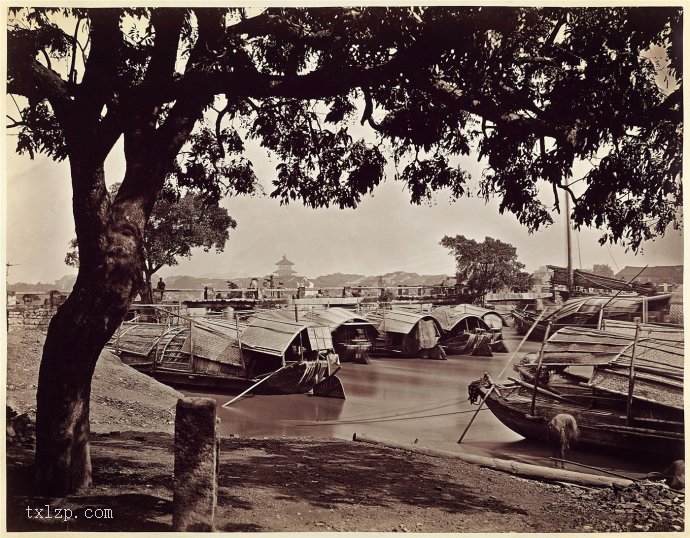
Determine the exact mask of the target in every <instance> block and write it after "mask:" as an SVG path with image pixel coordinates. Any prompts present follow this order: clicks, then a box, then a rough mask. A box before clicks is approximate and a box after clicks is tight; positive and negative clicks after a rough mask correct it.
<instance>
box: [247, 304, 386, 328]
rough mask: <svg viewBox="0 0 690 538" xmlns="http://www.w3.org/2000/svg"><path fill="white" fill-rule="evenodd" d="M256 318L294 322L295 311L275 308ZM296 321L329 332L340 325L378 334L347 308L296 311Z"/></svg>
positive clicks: (366, 321) (371, 325)
mask: <svg viewBox="0 0 690 538" xmlns="http://www.w3.org/2000/svg"><path fill="white" fill-rule="evenodd" d="M257 316H259V317H262V318H266V319H282V320H288V321H292V322H294V321H295V309H294V308H290V307H288V308H275V309H272V310H265V311H262V312H260V313H259V314H257ZM250 319H252V318H250ZM297 319H299V320H300V321H303V322H308V323H313V324H315V325H318V326H321V327H328V328H329V329H330V330H331V332H333V331H336V330H337V329H338V328H339V327H341V326H342V325H362V326H364V327H366V328H367V329H371V330H372V331H375V332H378V329H377V328H376V325H375V324H374V323H372V322H371V321H369V320H368V319H366V318H365V317H364V316H360V315H359V314H357V313H356V312H354V311H352V310H348V309H347V308H340V307H332V308H324V309H314V310H297Z"/></svg>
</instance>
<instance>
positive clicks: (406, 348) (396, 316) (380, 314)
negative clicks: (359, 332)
mask: <svg viewBox="0 0 690 538" xmlns="http://www.w3.org/2000/svg"><path fill="white" fill-rule="evenodd" d="M366 319H367V320H368V321H370V322H372V323H373V324H374V325H376V328H377V329H378V331H379V333H381V334H382V336H381V338H379V340H378V341H377V342H376V345H375V348H374V349H375V351H383V352H394V353H400V354H402V355H403V356H406V357H422V358H425V359H427V358H430V359H442V360H443V359H445V358H446V354H445V352H444V351H443V348H442V347H441V346H440V345H439V339H440V338H441V334H442V330H441V326H440V324H439V322H438V321H436V320H435V319H434V318H433V316H429V315H425V314H417V313H415V312H407V311H404V310H387V309H384V308H382V309H379V310H373V311H371V312H369V313H368V314H367V315H366Z"/></svg>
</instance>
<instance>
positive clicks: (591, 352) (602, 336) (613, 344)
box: [542, 320, 684, 409]
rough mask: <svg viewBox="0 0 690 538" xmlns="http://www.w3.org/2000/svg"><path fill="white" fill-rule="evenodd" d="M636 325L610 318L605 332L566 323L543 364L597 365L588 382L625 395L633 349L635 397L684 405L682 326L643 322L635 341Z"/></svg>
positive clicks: (552, 339) (678, 406)
mask: <svg viewBox="0 0 690 538" xmlns="http://www.w3.org/2000/svg"><path fill="white" fill-rule="evenodd" d="M634 340H635V324H634V323H631V322H626V321H614V320H608V321H606V323H605V330H596V329H590V328H586V327H577V326H572V327H564V328H562V329H560V330H559V331H557V332H555V333H554V334H553V335H552V336H551V337H550V338H549V340H548V342H547V343H546V346H545V347H544V353H543V356H542V363H543V364H544V365H545V366H574V365H586V366H593V367H594V368H593V373H592V375H591V377H590V379H589V382H588V384H589V385H590V386H591V387H593V388H596V389H599V390H602V391H605V392H610V393H614V394H618V395H624V396H627V394H628V389H629V373H630V363H631V358H632V354H633V347H634V348H635V363H634V370H635V378H634V384H633V398H637V399H640V400H644V401H647V402H652V403H656V404H660V405H663V406H667V407H672V408H675V409H683V371H684V369H683V361H684V347H683V346H684V338H683V330H682V329H676V328H670V327H664V326H659V325H651V324H640V334H639V338H638V342H637V345H635V342H634Z"/></svg>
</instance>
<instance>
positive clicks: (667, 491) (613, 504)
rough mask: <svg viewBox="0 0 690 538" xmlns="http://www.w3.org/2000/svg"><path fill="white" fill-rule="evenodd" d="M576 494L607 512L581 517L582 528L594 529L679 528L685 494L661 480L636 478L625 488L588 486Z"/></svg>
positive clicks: (682, 520)
mask: <svg viewBox="0 0 690 538" xmlns="http://www.w3.org/2000/svg"><path fill="white" fill-rule="evenodd" d="M580 498H581V499H582V500H583V501H587V504H589V503H590V502H592V501H594V502H595V503H596V504H597V506H598V507H600V508H602V509H603V510H604V511H606V512H608V513H610V514H611V517H610V518H607V519H605V520H596V521H593V520H589V521H584V520H583V521H582V523H583V525H582V529H583V530H586V531H598V532H622V531H634V532H647V531H652V532H669V531H682V530H683V529H684V525H685V523H684V521H685V495H684V493H683V492H681V491H676V490H673V489H671V488H669V487H668V486H667V485H666V484H664V483H657V482H649V481H643V482H636V483H635V484H633V485H632V486H629V487H627V488H621V487H614V488H607V489H603V490H591V491H588V492H586V493H583V494H582V495H581V496H580Z"/></svg>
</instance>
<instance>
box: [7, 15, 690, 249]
mask: <svg viewBox="0 0 690 538" xmlns="http://www.w3.org/2000/svg"><path fill="white" fill-rule="evenodd" d="M96 15H97V16H96ZM214 17H215V18H216V19H217V18H218V17H223V19H222V20H221V19H217V20H221V21H222V22H221V23H220V24H222V26H223V28H222V32H223V33H222V35H221V36H220V37H217V39H216V40H215V41H214V42H213V46H212V49H211V50H209V51H204V53H203V54H199V55H198V57H192V56H194V54H193V51H194V46H195V44H197V42H198V36H199V34H200V31H202V32H203V31H204V29H205V28H206V26H205V24H206V25H207V26H208V25H210V24H211V23H210V22H208V21H209V20H215V19H214ZM205 21H206V22H205ZM681 23H682V18H681V10H680V9H679V8H659V7H654V8H635V7H627V8H601V9H595V8H569V9H562V8H501V7H453V8H449V7H425V8H407V7H405V8H402V7H401V8H308V9H307V8H305V9H302V8H299V9H297V8H270V9H265V10H263V11H261V10H245V9H229V10H202V9H196V8H195V9H167V10H163V9H150V8H147V9H136V10H135V9H119V10H104V9H99V10H94V9H72V10H64V11H59V10H56V9H28V10H27V9H23V10H13V11H12V16H11V17H10V31H9V39H8V48H9V55H8V57H9V91H10V92H12V93H17V94H19V95H24V96H26V97H27V99H28V102H27V103H26V105H25V106H23V107H21V113H20V118H19V119H17V120H16V122H15V123H14V126H15V127H17V128H18V134H19V145H18V150H19V151H22V152H28V153H30V154H32V155H33V154H34V153H36V152H44V153H48V154H49V155H51V156H52V157H54V158H58V159H61V158H64V157H65V156H66V155H67V154H68V153H69V150H68V148H67V146H66V144H65V143H64V140H63V139H62V137H61V136H60V132H61V131H62V132H64V130H65V125H64V120H65V115H66V114H69V110H70V108H72V107H73V106H75V105H74V103H75V99H74V98H75V97H79V96H80V95H82V94H83V93H84V92H85V91H87V90H94V92H93V94H92V97H94V98H95V99H93V101H94V103H93V106H100V105H105V107H106V108H105V112H104V114H103V117H102V118H100V119H99V122H98V123H99V125H98V126H97V129H98V130H103V131H106V132H110V133H111V136H113V137H116V136H119V134H120V133H122V132H125V131H126V130H127V129H129V128H131V127H132V124H133V122H136V120H137V119H138V116H137V112H138V111H140V110H141V107H142V106H146V107H151V108H150V109H149V110H151V111H154V117H155V123H156V125H158V126H159V127H158V128H159V129H163V128H164V127H165V126H166V123H169V120H171V119H172V116H170V113H171V111H175V109H178V108H182V107H181V106H180V104H181V103H180V100H184V99H187V98H188V97H190V95H191V94H197V96H198V97H199V99H198V100H197V103H196V104H195V105H193V107H192V108H193V109H194V110H193V114H195V115H196V116H197V117H199V118H200V121H199V123H198V124H197V125H196V128H195V130H194V132H193V133H192V134H191V136H190V137H189V139H188V140H187V141H186V151H184V152H183V153H181V154H179V155H178V156H177V158H176V159H174V163H173V164H172V165H171V170H170V172H171V173H174V174H175V175H176V176H177V177H178V179H179V183H180V184H181V185H186V186H192V185H193V186H196V187H199V188H203V189H206V190H207V191H208V192H209V193H211V194H212V195H214V196H216V197H219V196H222V195H223V194H228V193H235V192H252V191H253V190H254V189H255V179H256V178H255V177H254V173H253V171H252V163H251V162H250V161H248V160H247V158H246V157H245V156H243V151H244V142H243V140H246V139H250V138H251V139H255V140H257V141H258V142H259V143H260V144H261V145H262V146H263V147H264V148H266V149H267V150H269V151H270V152H272V153H273V154H274V155H276V156H277V157H278V159H279V161H280V162H279V164H278V167H277V170H276V174H275V176H274V179H273V184H274V188H273V190H272V192H271V195H272V196H274V197H277V198H279V199H280V200H281V201H282V202H284V203H288V202H291V201H295V200H301V201H303V202H304V203H306V204H308V205H310V206H314V207H322V206H328V205H331V204H335V205H337V206H339V207H355V206H356V205H357V204H358V203H359V201H360V200H361V198H362V196H364V195H366V194H368V193H370V192H372V190H373V189H374V188H375V187H376V185H377V184H379V183H380V182H381V181H382V180H383V171H384V166H385V164H386V162H387V161H388V160H390V158H391V157H392V159H393V161H394V162H395V163H396V164H398V165H399V168H398V174H397V177H398V179H400V180H401V181H403V182H404V183H405V184H406V185H407V187H408V189H409V191H410V195H411V200H412V201H413V202H415V203H420V202H423V201H425V200H428V199H429V198H430V197H431V196H432V194H433V192H434V191H436V190H439V189H442V188H448V189H449V192H450V193H451V194H452V196H454V197H459V196H463V195H465V194H471V193H475V192H478V193H479V194H480V195H481V196H484V197H486V198H490V197H493V196H498V197H499V199H500V201H501V203H500V211H501V212H504V211H508V212H512V213H514V214H515V215H516V216H517V218H518V220H519V221H520V222H521V223H523V224H525V225H526V226H527V227H528V228H529V229H530V230H536V229H538V228H539V227H540V226H542V225H544V224H548V223H550V222H551V219H552V217H551V215H550V208H549V207H548V206H547V205H545V204H544V203H543V202H542V201H541V200H540V199H539V198H537V196H536V195H537V193H538V192H539V191H545V189H544V187H546V188H547V189H546V190H548V189H553V191H554V193H555V192H556V191H557V190H558V189H565V190H567V191H568V192H569V193H571V196H572V198H573V211H572V217H573V219H574V222H575V223H576V225H578V226H579V225H592V226H596V227H597V228H600V229H601V230H602V231H603V232H604V234H603V236H602V240H603V241H606V240H610V241H622V242H623V243H625V244H626V245H629V246H631V247H632V248H633V249H637V248H638V247H639V246H640V243H641V242H642V241H643V240H645V239H648V238H650V237H653V236H655V235H660V234H663V233H664V231H665V229H666V228H667V226H668V225H669V224H673V225H678V224H679V218H680V217H679V209H678V208H679V207H680V205H681V202H682V198H681V197H682V191H681V182H680V174H681V153H682V151H681V150H682V107H681V104H682V81H681V73H682V70H681V48H682V47H681V43H680V27H681ZM72 28H75V29H74V31H73V32H72V31H69V30H70V29H72ZM87 39H88V40H87ZM101 40H107V44H108V48H109V58H108V61H106V62H103V63H102V65H93V66H92V65H91V62H90V61H89V60H90V59H91V57H92V56H94V53H96V52H97V51H98V44H99V43H100V42H101ZM178 47H179V49H178ZM166 55H167V58H168V60H167V61H168V62H169V61H170V58H174V59H175V60H176V64H175V69H174V70H165V69H161V68H160V67H161V66H160V65H159V64H160V63H161V62H162V60H161V58H165V57H166ZM154 60H156V61H154ZM159 60H160V61H159ZM82 63H84V64H85V66H86V69H83V68H82ZM58 65H62V68H61V69H58V67H57V66H58ZM89 68H91V69H92V72H91V73H90V72H89ZM56 70H57V71H56ZM58 73H63V76H62V77H61V76H59V74H58ZM101 75H102V76H103V77H104V78H102V80H101V81H100V83H97V82H96V79H95V78H94V77H96V76H101ZM662 79H664V80H665V81H666V82H667V83H668V84H667V85H664V80H662ZM96 90H97V91H96ZM185 106H190V104H189V103H187V104H186V105H185ZM99 110H100V108H99ZM202 113H203V114H202ZM202 115H203V119H201V118H202ZM356 120H360V122H361V123H363V124H367V125H368V126H369V127H370V128H371V129H373V130H374V132H375V133H376V135H377V139H376V141H375V142H372V141H371V139H367V140H365V139H364V138H359V139H357V138H355V137H353V134H352V133H353V132H354V131H353V129H352V124H353V123H354V122H355V121H356ZM170 123H172V122H170ZM169 127H172V125H170V126H169ZM371 138H372V139H373V137H371ZM472 152H476V154H477V155H479V156H480V157H481V158H482V159H483V162H485V163H486V165H487V168H486V170H485V172H484V174H483V177H482V178H479V182H478V185H477V187H478V188H475V187H471V185H470V183H469V180H470V176H469V174H468V173H467V172H466V171H465V170H463V169H461V168H460V167H458V165H457V164H456V163H457V160H456V159H455V157H457V156H459V155H467V154H470V153H472ZM172 157H173V156H170V158H172ZM578 162H591V163H593V166H592V167H591V169H590V170H589V171H587V172H586V173H585V174H584V176H582V177H578V178H573V166H574V164H576V163H578ZM575 180H577V181H579V185H578V188H572V189H571V188H570V187H568V183H572V182H574V181H575ZM575 192H577V193H578V194H577V195H576V194H575ZM542 198H543V197H542ZM553 204H554V207H556V208H558V197H557V196H554V198H553ZM558 209H560V208H558Z"/></svg>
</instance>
